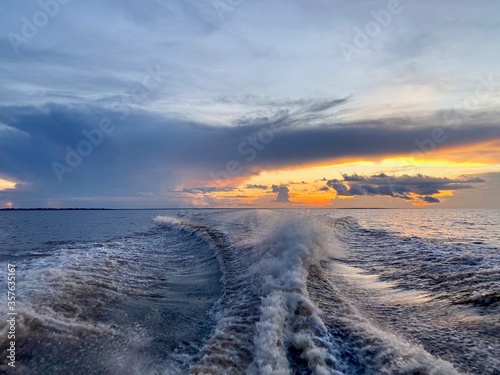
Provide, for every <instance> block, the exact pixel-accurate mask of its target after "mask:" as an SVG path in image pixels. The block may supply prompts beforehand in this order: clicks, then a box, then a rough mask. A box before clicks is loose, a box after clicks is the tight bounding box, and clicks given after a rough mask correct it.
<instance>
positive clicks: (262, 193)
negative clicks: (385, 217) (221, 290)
mask: <svg viewBox="0 0 500 375" xmlns="http://www.w3.org/2000/svg"><path fill="white" fill-rule="evenodd" d="M444 146H445V145H442V147H441V148H439V146H438V148H437V149H436V150H434V151H432V152H430V153H428V154H423V153H418V152H417V153H413V154H412V155H394V156H388V157H383V158H378V157H374V158H373V160H366V159H365V158H360V159H357V160H347V159H340V160H333V161H324V162H320V163H317V164H311V165H297V166H291V167H286V168H280V169H269V170H263V171H254V174H253V175H251V176H248V177H246V176H238V177H235V178H234V179H232V180H231V181H227V182H226V183H225V184H224V185H225V186H232V187H235V188H236V189H235V190H233V191H231V192H214V193H211V194H207V195H205V197H203V196H198V197H196V199H197V200H199V201H203V203H204V205H207V202H209V201H210V200H211V201H212V202H210V203H208V204H209V205H210V204H211V203H213V202H216V203H221V204H223V205H229V206H234V205H237V204H238V203H240V204H241V205H254V206H269V205H270V206H274V205H277V206H280V205H281V206H283V203H279V202H276V193H271V189H272V186H273V185H282V184H283V185H286V186H287V187H288V189H289V196H290V204H291V205H292V206H311V207H321V206H332V205H335V203H334V200H337V199H338V200H355V199H357V200H361V201H363V200H364V199H371V197H369V196H364V198H363V199H361V197H352V196H337V194H336V192H335V190H333V189H329V190H322V189H325V186H326V182H327V180H330V179H342V175H343V174H348V175H352V174H358V175H366V176H370V175H376V174H380V173H385V174H388V175H395V176H401V175H405V174H408V175H412V176H413V175H416V174H422V175H427V176H433V177H448V178H460V176H463V175H471V176H474V175H480V174H485V173H490V172H500V141H499V140H492V141H487V142H483V143H481V144H474V145H468V146H463V147H455V148H448V149H445V148H444ZM247 185H265V186H267V190H262V189H247V188H246V186H247ZM453 195H454V191H449V190H448V191H441V192H440V193H438V194H433V197H436V198H440V199H441V200H442V201H445V200H446V198H448V197H453ZM207 198H208V199H207ZM379 198H380V197H379ZM379 198H377V199H379ZM412 198H413V199H412V200H408V201H407V204H413V205H414V206H428V205H431V206H432V205H433V204H432V203H428V202H423V201H422V200H420V199H421V198H420V197H419V196H417V195H415V196H412ZM442 198H445V199H442ZM373 199H375V197H373ZM388 199H390V198H388ZM338 200H337V202H339V201H338ZM374 202H375V201H374ZM400 202H401V200H400Z"/></svg>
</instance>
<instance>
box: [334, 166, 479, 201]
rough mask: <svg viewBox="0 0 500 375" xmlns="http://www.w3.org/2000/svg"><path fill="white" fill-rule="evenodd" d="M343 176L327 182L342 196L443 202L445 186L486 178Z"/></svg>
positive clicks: (466, 186)
mask: <svg viewBox="0 0 500 375" xmlns="http://www.w3.org/2000/svg"><path fill="white" fill-rule="evenodd" d="M342 177H343V178H342V179H331V180H328V181H327V183H326V185H327V187H330V188H332V189H334V190H335V191H336V192H337V195H339V196H345V197H354V196H362V195H370V196H375V195H380V196H387V197H392V198H400V199H405V200H420V201H423V202H426V203H439V202H440V200H439V198H436V197H434V195H437V194H439V193H441V192H442V191H443V190H451V191H455V190H463V189H474V188H475V186H474V185H475V184H482V183H485V182H486V180H484V179H482V178H479V177H474V178H466V177H464V178H461V179H450V178H447V177H431V176H424V175H422V174H417V175H415V176H410V175H402V176H390V175H387V174H385V173H380V174H378V175H373V176H362V175H358V174H353V175H347V174H344V175H343V176H342Z"/></svg>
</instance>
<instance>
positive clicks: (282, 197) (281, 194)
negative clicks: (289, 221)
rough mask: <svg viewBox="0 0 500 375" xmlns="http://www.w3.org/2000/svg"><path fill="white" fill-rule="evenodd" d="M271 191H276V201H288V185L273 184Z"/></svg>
mask: <svg viewBox="0 0 500 375" xmlns="http://www.w3.org/2000/svg"><path fill="white" fill-rule="evenodd" d="M272 188H273V193H278V196H277V197H276V202H282V203H286V202H290V196H289V195H288V191H289V190H288V187H287V186H286V185H279V186H278V185H273V186H272Z"/></svg>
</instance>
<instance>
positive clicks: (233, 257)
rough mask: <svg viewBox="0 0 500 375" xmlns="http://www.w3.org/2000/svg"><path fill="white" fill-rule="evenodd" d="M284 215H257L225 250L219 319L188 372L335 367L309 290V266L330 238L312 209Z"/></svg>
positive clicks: (320, 255)
mask: <svg viewBox="0 0 500 375" xmlns="http://www.w3.org/2000/svg"><path fill="white" fill-rule="evenodd" d="M289 215H290V214H289V213H287V214H286V215H285V214H276V215H273V216H271V217H264V218H261V222H260V223H258V227H257V228H256V227H255V226H254V227H252V228H249V229H250V231H251V234H250V235H249V237H248V238H251V239H252V240H250V241H249V240H248V238H247V239H245V240H243V241H242V242H240V243H236V244H232V245H231V246H229V247H228V248H227V249H226V250H224V252H225V254H224V256H222V257H221V260H222V262H224V264H223V267H222V268H223V269H224V270H225V287H226V289H225V293H224V296H223V299H222V303H221V306H222V308H221V311H220V317H219V322H218V324H217V329H216V331H215V333H214V335H213V337H212V338H211V339H210V340H209V342H208V343H207V344H206V346H205V348H204V349H203V351H202V357H201V359H200V361H199V362H198V363H197V364H196V365H195V366H193V367H192V369H191V370H192V373H193V374H233V373H234V374H240V373H241V374H243V373H247V374H290V373H292V371H296V370H297V369H303V370H304V371H306V372H309V373H313V374H337V373H341V369H342V368H343V365H342V364H341V362H340V360H339V359H338V358H337V351H336V348H335V347H334V345H333V343H332V341H331V340H330V338H329V335H328V331H327V329H326V327H325V326H324V324H323V322H322V320H321V318H320V312H319V310H318V309H317V307H316V306H315V305H314V303H313V302H312V301H311V300H310V299H309V296H308V292H307V276H308V268H309V267H310V265H311V264H315V263H317V262H319V260H320V259H322V258H324V257H325V256H328V254H329V251H331V250H330V249H331V246H329V244H330V241H331V239H329V238H327V233H328V231H325V230H324V229H325V228H321V229H323V230H321V229H320V228H317V225H318V223H316V222H315V220H314V218H313V217H308V218H307V220H305V218H301V217H297V218H295V217H292V218H289V217H288V216H289ZM262 228H267V229H266V230H262Z"/></svg>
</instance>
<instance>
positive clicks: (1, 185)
mask: <svg viewBox="0 0 500 375" xmlns="http://www.w3.org/2000/svg"><path fill="white" fill-rule="evenodd" d="M15 187H16V183H15V182H12V181H8V180H4V179H1V178H0V190H6V189H15Z"/></svg>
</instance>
